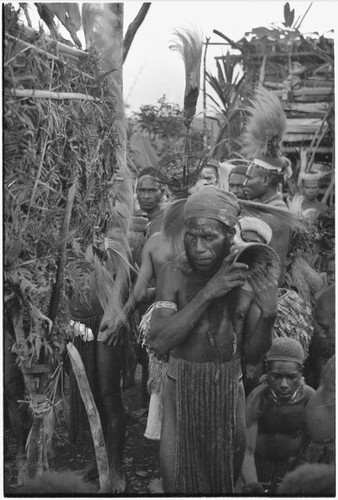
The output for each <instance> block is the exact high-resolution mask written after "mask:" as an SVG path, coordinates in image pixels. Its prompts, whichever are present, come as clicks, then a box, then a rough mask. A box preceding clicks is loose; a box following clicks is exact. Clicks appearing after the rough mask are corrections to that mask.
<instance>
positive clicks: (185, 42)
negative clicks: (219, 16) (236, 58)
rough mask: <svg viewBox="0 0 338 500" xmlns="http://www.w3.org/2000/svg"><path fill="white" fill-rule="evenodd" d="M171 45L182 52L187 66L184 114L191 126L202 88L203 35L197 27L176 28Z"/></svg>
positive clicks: (171, 47) (170, 46)
mask: <svg viewBox="0 0 338 500" xmlns="http://www.w3.org/2000/svg"><path fill="white" fill-rule="evenodd" d="M174 37H175V39H173V40H172V41H171V44H170V45H169V48H170V49H171V50H176V51H177V52H179V53H180V55H181V57H182V59H183V63H184V68H185V91H184V115H185V119H186V124H187V125H188V126H189V125H190V123H191V121H192V119H193V117H194V116H195V113H196V104H197V99H198V95H199V90H200V80H201V61H202V51H203V35H202V33H201V32H200V31H198V30H197V29H190V30H188V29H183V28H180V29H176V30H175V31H174Z"/></svg>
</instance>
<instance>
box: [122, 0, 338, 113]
mask: <svg viewBox="0 0 338 500" xmlns="http://www.w3.org/2000/svg"><path fill="white" fill-rule="evenodd" d="M284 3H285V2H279V1H271V0H270V1H263V2H258V1H257V2H256V1H241V0H237V1H236V2H235V1H230V0H223V1H220V0H218V1H205V0H204V1H192V0H190V1H162V0H155V1H153V2H152V4H151V6H150V9H149V12H148V14H147V17H146V18H145V20H144V22H143V24H142V26H141V27H140V28H139V31H138V33H137V34H136V37H135V39H134V42H133V45H132V47H131V49H130V52H129V54H128V57H127V60H126V62H125V64H124V95H125V101H126V104H127V105H129V106H130V108H131V109H132V110H134V109H137V108H139V106H140V105H142V104H155V103H156V102H157V100H158V99H159V98H160V97H162V95H163V94H165V95H166V97H167V99H168V101H170V102H175V103H178V104H180V105H183V95H184V87H185V77H184V66H183V62H182V60H181V59H180V56H179V54H178V53H177V52H173V51H171V50H170V49H169V42H170V40H171V38H172V33H173V30H174V29H175V28H178V27H186V26H191V25H192V26H196V27H198V28H201V29H202V31H203V33H204V35H205V36H208V37H211V38H210V41H211V42H221V41H222V39H221V38H220V37H219V36H217V35H215V34H213V29H217V30H219V31H221V32H222V33H224V34H225V35H227V36H228V37H229V38H231V39H233V40H235V41H236V40H239V39H240V38H242V36H243V35H244V34H245V32H247V31H251V30H252V28H254V27H258V26H269V25H270V24H272V23H282V22H283V20H284V17H283V6H284ZM310 3H311V2H302V1H291V2H290V5H291V8H294V9H295V12H296V16H295V18H296V19H297V18H298V17H300V18H301V17H303V15H304V14H305V12H306V10H307V8H308V7H309V5H310ZM141 5H142V3H141V2H133V1H127V2H125V10H124V12H125V14H124V16H125V17H124V21H125V23H124V24H125V29H127V27H128V25H129V23H130V22H131V21H132V20H133V18H134V17H135V15H136V14H137V12H138V10H139V8H140V6H141ZM337 19H338V2H337V1H331V2H325V1H320V0H317V1H315V2H313V4H312V6H311V8H310V10H309V12H308V14H307V15H306V17H305V19H304V21H303V23H302V26H301V32H302V33H307V32H313V31H317V32H319V34H324V33H326V32H327V31H329V30H331V29H335V28H336V27H337ZM226 50H227V47H226V46H220V45H218V46H212V47H209V48H208V57H207V70H209V71H211V72H212V73H215V68H216V65H215V60H214V56H216V55H222V54H225V53H226ZM201 109H202V97H201V95H200V97H199V103H198V110H201Z"/></svg>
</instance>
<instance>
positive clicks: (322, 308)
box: [305, 284, 336, 389]
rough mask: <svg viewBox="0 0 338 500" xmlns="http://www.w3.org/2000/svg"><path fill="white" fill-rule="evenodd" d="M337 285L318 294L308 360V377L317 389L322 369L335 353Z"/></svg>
mask: <svg viewBox="0 0 338 500" xmlns="http://www.w3.org/2000/svg"><path fill="white" fill-rule="evenodd" d="M335 308H336V300H335V285H334V284H332V285H330V286H329V287H328V288H324V289H323V290H322V291H321V292H320V293H319V294H318V296H317V301H316V304H315V307H314V319H315V321H314V334H313V337H312V339H311V344H310V349H309V356H308V359H307V360H306V372H305V373H306V379H307V380H308V381H309V384H310V385H311V386H312V387H314V388H315V389H317V387H318V385H319V382H320V378H321V375H322V371H323V368H324V366H325V365H326V363H327V362H328V360H329V358H331V356H333V355H334V354H335V349H336V330H335V310H336V309H335Z"/></svg>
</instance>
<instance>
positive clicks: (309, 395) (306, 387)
mask: <svg viewBox="0 0 338 500" xmlns="http://www.w3.org/2000/svg"><path fill="white" fill-rule="evenodd" d="M315 392H316V391H315V390H314V388H313V387H310V386H309V385H307V384H304V385H303V393H304V397H305V399H307V400H310V399H311V398H312V396H313V395H314V394H315Z"/></svg>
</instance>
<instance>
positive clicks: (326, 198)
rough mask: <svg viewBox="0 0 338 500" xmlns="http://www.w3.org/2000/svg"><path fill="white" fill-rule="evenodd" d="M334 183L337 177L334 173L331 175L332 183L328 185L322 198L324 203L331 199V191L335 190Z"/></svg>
mask: <svg viewBox="0 0 338 500" xmlns="http://www.w3.org/2000/svg"><path fill="white" fill-rule="evenodd" d="M334 184H335V179H334V175H333V176H332V177H331V181H330V184H329V185H328V188H327V190H326V192H325V194H324V196H323V198H322V199H321V203H323V204H324V205H325V203H326V202H327V200H328V199H329V196H330V195H331V193H332V192H333V187H334Z"/></svg>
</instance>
